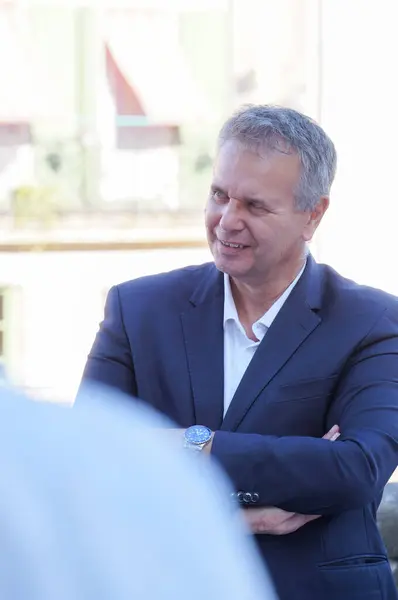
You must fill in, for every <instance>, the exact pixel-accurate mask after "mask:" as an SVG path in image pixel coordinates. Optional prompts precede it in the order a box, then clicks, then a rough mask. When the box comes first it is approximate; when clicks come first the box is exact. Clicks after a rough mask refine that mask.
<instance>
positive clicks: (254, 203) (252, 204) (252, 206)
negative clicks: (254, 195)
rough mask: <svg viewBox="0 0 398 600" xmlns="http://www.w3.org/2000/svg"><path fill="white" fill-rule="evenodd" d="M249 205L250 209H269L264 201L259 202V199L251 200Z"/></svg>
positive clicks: (258, 210)
mask: <svg viewBox="0 0 398 600" xmlns="http://www.w3.org/2000/svg"><path fill="white" fill-rule="evenodd" d="M248 205H249V208H250V210H253V211H254V212H267V209H266V207H265V206H264V204H263V203H262V202H258V201H257V200H250V202H248Z"/></svg>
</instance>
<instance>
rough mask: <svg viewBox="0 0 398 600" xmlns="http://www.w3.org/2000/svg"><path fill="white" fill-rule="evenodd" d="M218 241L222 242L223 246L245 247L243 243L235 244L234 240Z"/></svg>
mask: <svg viewBox="0 0 398 600" xmlns="http://www.w3.org/2000/svg"><path fill="white" fill-rule="evenodd" d="M218 241H219V242H221V244H222V245H223V246H226V247H227V248H245V246H244V245H243V244H233V243H232V242H223V241H222V240H218Z"/></svg>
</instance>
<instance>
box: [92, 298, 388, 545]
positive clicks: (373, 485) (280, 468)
mask: <svg viewBox="0 0 398 600" xmlns="http://www.w3.org/2000/svg"><path fill="white" fill-rule="evenodd" d="M111 300H112V299H111ZM113 301H115V297H113ZM113 308H114V309H115V310H112V311H111V310H110V308H109V309H108V317H107V322H106V328H105V329H103V331H102V332H100V334H99V335H100V336H102V338H101V337H100V346H101V348H102V351H103V350H104V349H105V348H107V351H109V358H108V357H107V359H106V360H107V380H106V381H105V380H104V379H103V366H104V357H103V356H101V357H100V358H99V357H98V356H96V344H95V345H94V348H93V351H92V353H91V357H90V358H89V362H88V367H86V377H87V378H88V379H95V380H97V381H102V382H103V383H107V384H108V385H111V386H114V387H116V388H118V389H120V390H121V391H124V392H127V393H130V394H132V395H137V390H136V384H135V378H134V369H133V365H132V357H131V350H130V347H129V343H128V340H127V336H126V332H125V330H124V326H123V324H122V317H121V314H120V306H118V307H117V308H116V307H115V305H114V307H113ZM97 346H98V344H97ZM336 423H337V424H338V425H339V428H340V433H341V435H340V437H339V439H338V440H337V441H334V442H333V443H331V442H330V440H329V439H316V438H310V437H293V436H289V437H274V436H267V435H259V434H250V433H237V432H227V431H217V432H216V433H215V435H214V439H213V443H212V447H211V454H212V455H213V456H214V457H216V459H217V460H218V461H219V462H220V463H221V465H222V466H223V467H224V469H225V471H226V472H227V474H228V475H229V477H230V479H231V481H232V483H233V485H234V487H235V489H236V490H245V491H249V492H257V493H259V496H260V500H259V506H261V507H263V508H267V509H268V507H275V508H274V509H268V510H273V511H274V512H273V513H272V515H273V517H275V520H276V521H278V519H277V517H278V516H280V515H281V514H282V516H283V519H284V521H283V522H285V521H287V520H288V519H291V518H292V517H296V516H297V515H307V516H311V517H313V518H315V517H316V516H319V515H327V514H335V513H339V512H342V511H345V510H350V509H355V508H358V507H361V506H365V505H366V504H368V503H370V502H372V501H373V500H374V499H375V498H376V497H377V496H378V495H379V494H380V493H381V491H382V490H383V488H384V486H385V484H386V483H387V481H388V479H389V478H390V476H391V474H392V473H393V471H394V469H395V468H396V466H397V463H398V318H397V309H396V308H394V309H393V310H392V309H386V310H385V311H384V312H383V313H382V314H381V316H379V318H378V319H377V321H376V322H375V324H374V325H373V327H372V329H371V330H370V331H369V333H368V334H367V336H366V337H365V338H364V339H362V340H361V341H360V343H359V344H358V346H357V348H356V350H355V352H354V353H353V354H352V355H351V356H350V358H349V360H348V361H347V363H346V365H345V367H344V370H343V372H342V373H341V376H340V379H339V384H338V387H337V390H336V392H335V396H334V398H333V401H332V403H331V405H330V409H329V412H328V415H327V420H326V429H330V428H332V426H333V425H334V424H336ZM256 510H257V509H256ZM259 510H261V509H259ZM279 511H282V512H279ZM285 513H288V514H287V515H286V514H285ZM245 514H246V515H249V516H246V518H247V519H248V520H249V523H250V522H251V521H250V520H251V519H253V528H254V529H256V528H255V523H254V519H255V518H257V517H255V516H254V515H256V514H257V515H259V513H255V512H248V510H247V509H246V510H245ZM269 514H271V513H270V512H269ZM296 521H298V519H296V520H295V521H293V520H292V521H291V522H290V524H289V525H293V524H296ZM305 522H307V521H305ZM299 526H301V525H299ZM261 527H263V525H261V524H259V525H258V528H259V529H261ZM263 528H264V527H263ZM282 529H283V528H282ZM293 530H294V529H293ZM284 532H285V531H280V530H277V531H274V533H284ZM286 532H287V531H286Z"/></svg>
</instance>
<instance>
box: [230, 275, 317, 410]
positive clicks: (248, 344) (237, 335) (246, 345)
mask: <svg viewBox="0 0 398 600" xmlns="http://www.w3.org/2000/svg"><path fill="white" fill-rule="evenodd" d="M304 269H305V265H304V267H303V268H302V269H301V271H300V273H299V274H298V275H297V277H296V279H295V280H294V281H293V282H292V283H291V284H290V285H289V287H288V288H286V290H285V291H284V292H283V294H282V295H281V296H280V297H279V298H278V300H276V302H274V304H273V305H272V306H271V307H270V308H269V309H268V310H267V312H266V313H265V314H264V315H263V316H262V317H261V318H260V319H258V321H256V322H255V323H254V324H253V333H254V335H255V336H256V338H257V339H258V342H253V340H251V339H249V338H248V337H247V335H246V332H245V330H244V328H243V327H242V324H241V322H240V320H239V317H238V312H237V310H236V306H235V302H234V299H233V296H232V291H231V284H230V279H229V275H227V274H224V416H225V413H226V412H227V410H228V407H229V405H230V403H231V400H232V398H233V397H234V394H235V392H236V390H237V387H238V385H239V383H240V382H241V379H242V377H243V375H244V374H245V371H246V369H247V367H248V366H249V363H250V361H251V359H252V358H253V356H254V354H255V352H256V350H257V348H258V346H259V344H260V343H261V340H262V339H263V337H264V336H265V334H266V333H267V331H268V329H269V328H270V327H271V324H272V322H273V320H274V319H275V318H276V316H277V314H278V312H279V311H280V309H281V308H282V306H283V305H284V303H285V302H286V300H287V299H288V297H289V295H290V293H291V291H292V290H293V288H294V286H295V285H296V283H297V282H298V280H299V279H300V277H301V275H302V273H303V271H304Z"/></svg>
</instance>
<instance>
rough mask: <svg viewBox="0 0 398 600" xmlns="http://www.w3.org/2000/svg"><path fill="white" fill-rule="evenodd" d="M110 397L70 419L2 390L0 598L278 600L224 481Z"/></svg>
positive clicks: (154, 423)
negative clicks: (236, 513) (231, 506)
mask: <svg viewBox="0 0 398 600" xmlns="http://www.w3.org/2000/svg"><path fill="white" fill-rule="evenodd" d="M109 394H111V395H112V396H115V394H116V393H115V392H114V391H112V392H106V391H104V390H99V389H94V390H91V392H90V394H89V397H88V398H87V399H86V400H85V402H80V403H79V406H76V407H74V408H73V409H72V408H66V407H61V406H56V405H52V404H42V403H36V402H33V401H29V400H26V399H25V398H23V397H20V396H18V395H17V394H15V393H14V392H11V391H10V390H8V389H6V388H2V389H0V450H1V451H0V540H1V542H0V598H4V599H5V600H14V599H15V600H50V599H51V600H80V599H81V600H83V599H84V600H105V599H109V600H127V599H128V600H180V599H181V600H224V599H225V600H226V599H228V600H231V599H232V600H233V599H235V598H236V600H242V599H244V600H261V599H264V600H265V599H267V600H274V599H275V596H274V594H273V592H272V590H271V586H270V583H269V581H268V579H267V576H266V574H265V573H264V571H263V567H262V565H261V563H260V561H259V559H258V557H257V554H256V552H255V550H254V547H253V546H252V544H251V542H250V539H249V537H248V536H246V534H244V533H243V530H240V526H239V525H238V523H237V522H236V518H235V515H234V513H233V511H231V510H228V509H227V506H228V502H227V501H226V499H227V498H228V497H229V492H230V490H229V489H228V487H227V485H226V483H225V481H224V480H223V479H222V477H221V475H220V474H219V473H218V471H215V470H214V469H213V468H210V465H208V462H207V461H206V460H203V459H204V457H199V458H200V459H201V460H200V461H199V460H198V457H196V456H195V457H191V456H185V455H184V454H183V453H182V452H181V451H179V450H177V449H175V448H174V447H173V446H172V445H170V444H168V443H167V442H165V441H162V435H163V431H162V430H163V428H164V426H165V425H169V424H168V423H165V421H163V420H162V419H160V417H158V416H157V415H155V414H153V413H152V412H149V410H148V409H147V408H146V407H142V406H141V404H139V403H138V402H137V404H134V403H132V402H131V399H129V400H128V402H127V401H126V402H124V398H123V397H120V398H119V397H116V399H114V398H113V397H112V401H111V402H110V401H109ZM104 400H106V401H104ZM159 430H160V431H161V433H162V435H159ZM165 437H166V432H165ZM159 498H161V501H159Z"/></svg>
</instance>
